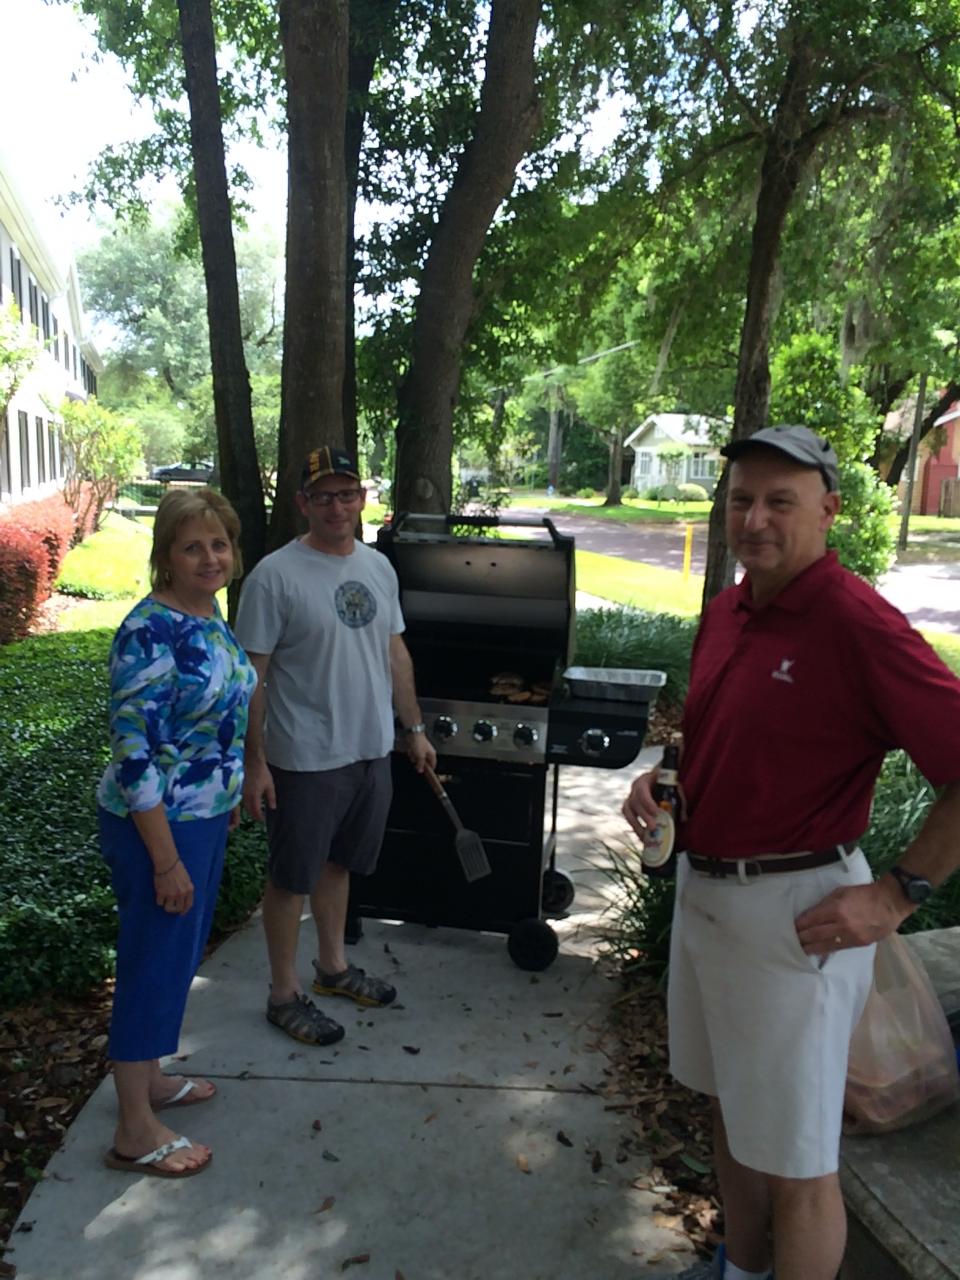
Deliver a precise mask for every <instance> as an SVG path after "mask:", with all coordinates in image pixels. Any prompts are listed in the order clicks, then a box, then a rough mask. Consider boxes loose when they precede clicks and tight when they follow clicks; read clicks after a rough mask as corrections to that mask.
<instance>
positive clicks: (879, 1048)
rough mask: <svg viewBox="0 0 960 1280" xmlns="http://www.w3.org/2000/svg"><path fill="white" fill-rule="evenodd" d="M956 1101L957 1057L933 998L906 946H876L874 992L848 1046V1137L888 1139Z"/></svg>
mask: <svg viewBox="0 0 960 1280" xmlns="http://www.w3.org/2000/svg"><path fill="white" fill-rule="evenodd" d="M957 1101H960V1072H958V1070H957V1054H956V1049H955V1046H954V1043H953V1037H952V1036H951V1034H950V1027H949V1026H948V1024H947V1019H946V1015H945V1014H944V1012H943V1009H942V1008H941V1007H940V1002H939V1000H938V999H937V995H936V992H935V991H934V989H933V985H932V983H931V982H930V979H929V977H928V976H927V972H926V970H925V969H924V967H923V965H922V964H921V963H920V962H919V961H918V960H915V959H914V957H913V955H912V953H911V951H910V948H909V947H908V946H907V944H906V943H905V942H904V940H903V938H902V937H901V936H900V935H899V934H897V933H894V934H891V936H890V937H888V938H884V939H883V941H882V942H880V943H878V945H877V954H876V960H875V963H874V977H873V988H872V990H871V992H870V995H869V996H868V998H867V1003H866V1006H865V1008H864V1011H863V1016H862V1018H861V1019H860V1021H859V1023H858V1024H857V1029H856V1030H855V1031H854V1033H853V1039H852V1040H851V1041H850V1058H849V1062H848V1066H847V1087H846V1093H845V1095H844V1103H843V1111H844V1132H845V1133H887V1132H889V1131H890V1130H891V1129H902V1128H904V1127H905V1126H906V1125H909V1124H916V1123H917V1122H918V1121H920V1120H925V1119H927V1118H928V1117H929V1116H932V1115H935V1114H936V1113H937V1112H938V1111H942V1110H943V1108H944V1107H948V1106H950V1105H951V1103H954V1102H957Z"/></svg>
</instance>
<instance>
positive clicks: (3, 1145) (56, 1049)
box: [0, 983, 113, 1276]
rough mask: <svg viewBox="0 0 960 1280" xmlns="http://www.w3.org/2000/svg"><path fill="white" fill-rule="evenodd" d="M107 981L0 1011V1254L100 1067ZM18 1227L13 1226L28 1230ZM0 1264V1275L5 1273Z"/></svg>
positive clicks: (102, 1065) (7, 1269) (97, 1080)
mask: <svg viewBox="0 0 960 1280" xmlns="http://www.w3.org/2000/svg"><path fill="white" fill-rule="evenodd" d="M112 999H113V984H112V983H105V984H104V986H103V987H101V988H99V989H98V990H96V991H93V992H91V993H90V994H89V995H86V996H83V997H82V998H78V999H74V1000H68V999H59V998H51V999H47V1000H37V1001H34V1002H32V1003H29V1004H25V1005H21V1006H20V1007H19V1008H17V1009H11V1010H8V1011H6V1012H4V1013H0V1249H2V1248H3V1246H4V1245H5V1244H6V1243H7V1241H8V1240H9V1239H10V1233H11V1231H12V1230H13V1224H14V1223H15V1222H16V1220H17V1217H18V1215H19V1214H20V1211H21V1209H22V1208H23V1206H24V1204H25V1203H26V1200H27V1197H28V1196H29V1194H30V1192H31V1191H32V1190H33V1188H34V1186H35V1185H36V1183H37V1182H38V1181H39V1180H40V1179H41V1178H42V1177H43V1176H44V1172H43V1170H44V1168H45V1167H46V1164H47V1161H48V1160H49V1159H50V1157H51V1156H52V1155H53V1153H54V1152H55V1151H56V1150H57V1148H58V1147H59V1146H60V1144H61V1143H62V1142H63V1139H64V1135H65V1134H66V1131H67V1129H68V1127H69V1125H70V1123H71V1121H72V1120H73V1119H74V1117H75V1116H76V1114H77V1112H78V1111H79V1110H80V1109H81V1107H82V1106H83V1105H84V1104H85V1102H86V1101H87V1099H88V1098H89V1096H90V1094H91V1093H92V1092H93V1090H94V1089H95V1088H96V1087H97V1085H98V1084H99V1083H100V1081H101V1080H102V1079H103V1076H104V1074H105V1072H106V1069H107V1062H106V1048H107V1026H108V1024H109V1021H110V1003H111V1001H112ZM28 1225H29V1223H28V1222H25V1223H23V1224H22V1225H21V1227H20V1228H19V1229H20V1230H21V1231H22V1230H24V1229H25V1228H27V1227H28ZM14 1274H15V1272H14V1271H13V1269H12V1266H11V1264H10V1263H4V1262H0V1276H12V1275H14Z"/></svg>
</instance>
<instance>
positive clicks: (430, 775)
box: [423, 764, 463, 831]
mask: <svg viewBox="0 0 960 1280" xmlns="http://www.w3.org/2000/svg"><path fill="white" fill-rule="evenodd" d="M423 774H424V777H425V778H426V780H427V782H429V784H430V789H431V790H432V791H433V794H434V795H435V796H436V797H437V799H438V800H439V801H440V803H441V804H442V805H443V807H444V809H445V810H446V812H447V817H448V818H449V819H450V821H451V822H452V823H453V825H454V826H455V827H456V829H457V830H458V831H462V830H463V823H462V822H461V821H460V815H459V813H457V811H456V809H455V808H454V807H453V801H452V800H451V799H450V797H449V796H448V795H447V793H446V791H445V790H444V786H443V783H442V782H441V781H440V779H439V778H438V777H437V775H436V774H435V773H434V771H433V769H432V768H431V766H430V765H428V764H425V765H424V766H423Z"/></svg>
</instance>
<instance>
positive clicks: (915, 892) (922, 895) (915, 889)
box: [903, 876, 933, 903]
mask: <svg viewBox="0 0 960 1280" xmlns="http://www.w3.org/2000/svg"><path fill="white" fill-rule="evenodd" d="M903 887H904V889H905V891H906V894H907V897H908V898H909V899H910V901H911V902H918V903H919V902H926V900H927V899H928V898H929V897H930V895H931V893H933V885H932V884H931V883H930V881H929V880H924V879H923V877H922V876H911V878H910V879H909V880H908V881H907V882H906V884H905V885H904V886H903Z"/></svg>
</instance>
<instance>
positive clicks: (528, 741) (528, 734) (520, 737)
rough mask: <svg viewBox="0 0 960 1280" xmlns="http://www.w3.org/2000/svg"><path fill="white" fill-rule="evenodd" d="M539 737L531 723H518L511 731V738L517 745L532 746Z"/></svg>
mask: <svg viewBox="0 0 960 1280" xmlns="http://www.w3.org/2000/svg"><path fill="white" fill-rule="evenodd" d="M539 738H540V735H539V733H537V731H536V729H535V728H534V727H533V725H532V724H518V725H517V727H516V728H515V729H514V731H513V740H514V742H515V743H516V745H517V746H518V747H532V746H533V745H534V743H535V742H537V741H538V740H539Z"/></svg>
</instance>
